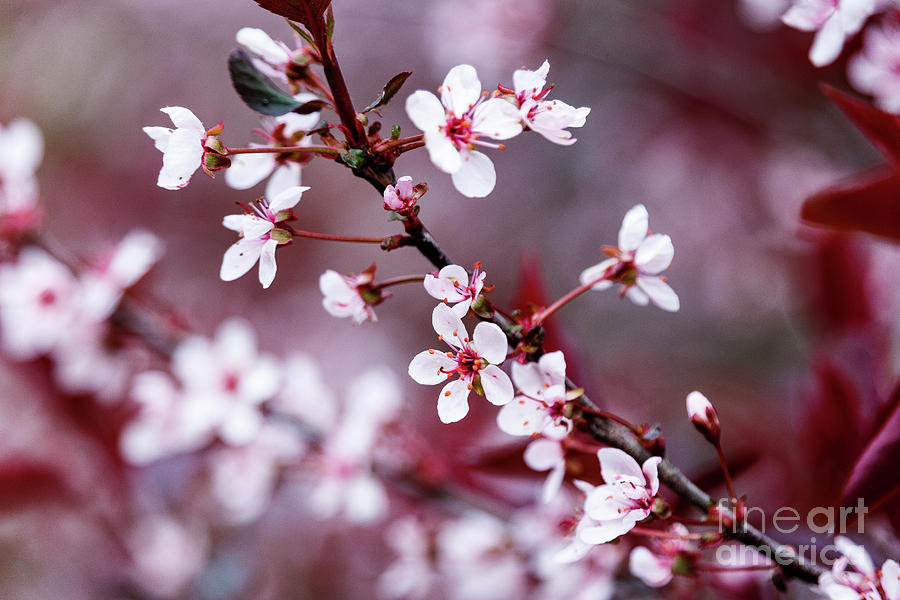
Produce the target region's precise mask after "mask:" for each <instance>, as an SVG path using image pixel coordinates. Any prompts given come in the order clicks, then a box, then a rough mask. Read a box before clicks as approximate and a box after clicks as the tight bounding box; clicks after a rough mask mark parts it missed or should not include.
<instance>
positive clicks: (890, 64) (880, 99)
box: [847, 21, 900, 113]
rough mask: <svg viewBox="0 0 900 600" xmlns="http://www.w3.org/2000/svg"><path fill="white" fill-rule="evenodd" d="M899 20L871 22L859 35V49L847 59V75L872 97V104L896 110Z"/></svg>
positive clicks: (899, 89) (899, 85)
mask: <svg viewBox="0 0 900 600" xmlns="http://www.w3.org/2000/svg"><path fill="white" fill-rule="evenodd" d="M897 65H900V23H897V22H896V21H891V22H886V23H884V24H881V25H872V26H870V27H868V28H867V29H866V32H865V34H864V36H863V48H862V51H861V52H860V53H858V54H856V55H855V56H854V57H853V58H851V59H850V62H848V63H847V78H848V79H849V80H850V83H851V84H853V86H854V87H855V88H856V89H858V90H859V91H861V92H864V93H866V94H870V95H872V96H874V97H875V104H877V105H878V106H879V107H880V108H881V109H883V110H886V111H888V112H892V113H900V72H898V70H897Z"/></svg>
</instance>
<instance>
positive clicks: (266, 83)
mask: <svg viewBox="0 0 900 600" xmlns="http://www.w3.org/2000/svg"><path fill="white" fill-rule="evenodd" d="M228 71H229V73H231V83H232V84H233V85H234V89H235V91H236V92H237V93H238V95H239V96H240V97H241V100H243V101H244V102H245V103H246V104H247V106H249V107H250V108H252V109H253V110H255V111H256V112H258V113H262V114H264V115H271V116H273V117H277V116H280V115H283V114H287V113H289V112H291V111H292V110H295V109H298V108H303V106H305V105H304V104H303V103H301V102H297V101H296V100H294V99H293V98H292V97H291V96H290V95H289V94H288V93H286V92H284V91H282V90H281V88H279V87H278V86H277V85H276V84H275V82H274V81H272V80H271V79H269V78H268V77H266V76H265V75H263V74H262V73H260V72H259V71H257V70H256V67H254V66H253V63H252V62H251V60H250V57H249V56H248V55H247V53H246V52H244V51H243V50H240V49H238V50H234V51H232V53H231V55H230V56H229V57H228ZM306 104H310V103H309V102H307V103H306ZM315 110H318V109H314V110H310V111H309V112H315Z"/></svg>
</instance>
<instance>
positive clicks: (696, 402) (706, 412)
mask: <svg viewBox="0 0 900 600" xmlns="http://www.w3.org/2000/svg"><path fill="white" fill-rule="evenodd" d="M686 404H687V412H688V417H690V419H691V423H693V424H694V427H696V428H697V431H699V432H700V433H702V434H703V437H705V438H706V440H707V441H708V442H709V443H710V444H714V445H718V443H719V436H720V435H721V428H720V427H719V415H718V414H717V413H716V409H715V408H713V405H712V404H711V403H710V401H709V400H707V399H706V396H704V395H703V394H701V393H700V392H691V393H690V394H688V396H687V403H686Z"/></svg>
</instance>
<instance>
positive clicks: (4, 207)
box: [0, 117, 44, 216]
mask: <svg viewBox="0 0 900 600" xmlns="http://www.w3.org/2000/svg"><path fill="white" fill-rule="evenodd" d="M43 156H44V137H43V135H41V130H40V129H38V127H37V125H35V124H34V123H33V122H31V121H29V120H28V119H25V118H21V117H20V118H17V119H13V120H12V121H11V122H10V123H9V124H8V125H7V126H6V127H2V126H0V215H3V216H7V215H11V214H16V213H21V212H23V211H24V212H30V211H32V210H34V208H35V205H36V202H37V191H38V186H37V180H36V179H35V177H34V173H35V171H36V170H37V168H38V166H39V165H40V164H41V159H42V158H43Z"/></svg>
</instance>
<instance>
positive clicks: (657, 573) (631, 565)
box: [628, 546, 672, 587]
mask: <svg viewBox="0 0 900 600" xmlns="http://www.w3.org/2000/svg"><path fill="white" fill-rule="evenodd" d="M628 570H629V571H631V574H632V575H634V576H635V577H637V578H639V579H640V580H641V581H643V582H644V583H646V584H647V585H649V586H650V587H662V586H664V585H666V584H667V583H669V582H670V581H672V568H671V566H669V564H668V563H666V562H665V561H662V560H660V559H659V558H658V557H657V556H656V555H655V554H653V553H652V552H650V550H648V549H647V548H644V547H643V546H638V547H637V548H635V549H634V550H632V551H631V556H629V557H628Z"/></svg>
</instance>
